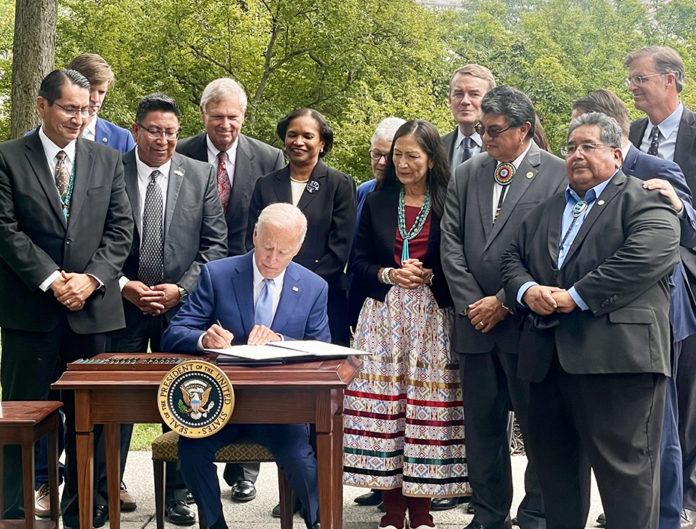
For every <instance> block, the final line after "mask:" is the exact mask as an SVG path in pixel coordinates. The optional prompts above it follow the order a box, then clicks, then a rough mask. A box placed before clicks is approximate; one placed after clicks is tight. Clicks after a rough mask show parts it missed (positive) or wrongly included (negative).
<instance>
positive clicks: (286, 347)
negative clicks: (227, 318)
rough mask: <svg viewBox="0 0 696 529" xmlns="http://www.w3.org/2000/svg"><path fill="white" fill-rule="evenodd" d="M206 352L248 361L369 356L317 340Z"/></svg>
mask: <svg viewBox="0 0 696 529" xmlns="http://www.w3.org/2000/svg"><path fill="white" fill-rule="evenodd" d="M205 351H206V352H208V353H219V354H221V355H225V356H232V357H236V358H244V359H248V360H276V359H283V358H297V357H306V356H310V357H317V358H332V357H344V356H349V355H366V354H369V353H366V352H363V351H358V350H357V349H351V348H349V347H342V346H340V345H334V344H330V343H326V342H319V341H317V340H289V341H285V342H272V343H269V344H267V345H233V346H232V347H228V348H227V349H205Z"/></svg>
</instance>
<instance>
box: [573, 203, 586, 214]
mask: <svg viewBox="0 0 696 529" xmlns="http://www.w3.org/2000/svg"><path fill="white" fill-rule="evenodd" d="M586 209H587V202H585V201H584V200H580V201H579V202H576V203H575V205H574V206H573V218H575V219H577V218H578V217H579V216H580V215H582V213H583V211H585V210H586Z"/></svg>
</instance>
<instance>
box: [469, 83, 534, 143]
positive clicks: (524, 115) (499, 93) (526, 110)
mask: <svg viewBox="0 0 696 529" xmlns="http://www.w3.org/2000/svg"><path fill="white" fill-rule="evenodd" d="M481 111H482V112H483V113H484V114H498V115H501V116H504V117H505V119H507V121H508V124H509V125H510V126H511V127H521V126H522V125H524V124H525V123H529V125H530V126H529V131H528V132H527V137H528V138H532V137H534V123H535V122H536V112H535V111H534V105H533V104H532V101H531V100H530V99H529V98H528V97H527V95H526V94H525V93H524V92H521V91H520V90H518V89H517V88H513V87H511V86H507V85H501V86H496V87H495V88H494V89H493V90H490V91H489V92H487V93H486V95H485V96H483V100H482V101H481Z"/></svg>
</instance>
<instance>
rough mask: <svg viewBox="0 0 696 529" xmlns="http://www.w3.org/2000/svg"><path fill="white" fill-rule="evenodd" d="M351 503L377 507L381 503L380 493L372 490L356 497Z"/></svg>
mask: <svg viewBox="0 0 696 529" xmlns="http://www.w3.org/2000/svg"><path fill="white" fill-rule="evenodd" d="M353 501H354V502H355V503H357V504H358V505H379V503H380V502H381V501H382V493H381V492H380V491H378V490H374V489H372V490H370V492H367V493H365V494H362V495H360V496H358V497H357V498H355V499H354V500H353Z"/></svg>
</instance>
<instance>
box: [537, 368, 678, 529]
mask: <svg viewBox="0 0 696 529" xmlns="http://www.w3.org/2000/svg"><path fill="white" fill-rule="evenodd" d="M666 380H667V378H666V377H665V376H663V375H658V374H654V373H630V374H601V375H571V374H568V373H566V372H565V371H563V369H562V368H561V367H560V365H559V363H558V359H557V357H556V355H554V360H553V364H552V366H551V369H550V371H549V373H548V374H547V375H546V378H545V379H544V380H543V381H541V382H538V383H532V384H531V385H530V401H529V443H528V445H527V447H528V453H529V454H530V456H531V457H532V458H533V459H534V460H535V461H536V462H537V472H538V475H539V481H540V483H541V488H542V490H543V493H544V501H545V504H546V520H547V527H548V528H549V529H581V528H584V527H585V522H586V520H587V514H588V511H589V505H590V466H591V468H592V469H593V470H594V473H595V477H596V479H597V486H598V488H599V494H600V496H601V498H602V505H603V506H604V513H605V515H606V518H607V525H606V526H607V529H624V528H625V529H654V528H655V527H657V526H658V514H659V471H660V469H659V467H660V458H659V450H660V437H661V430H662V424H663V417H664V410H665V382H666ZM588 463H589V464H588Z"/></svg>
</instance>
